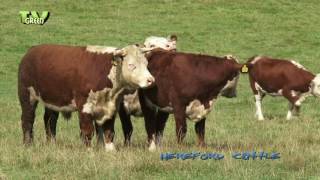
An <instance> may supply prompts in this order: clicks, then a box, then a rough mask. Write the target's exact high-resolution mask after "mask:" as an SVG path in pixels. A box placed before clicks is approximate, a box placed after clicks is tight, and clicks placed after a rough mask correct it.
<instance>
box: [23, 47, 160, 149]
mask: <svg viewBox="0 0 320 180" xmlns="http://www.w3.org/2000/svg"><path fill="white" fill-rule="evenodd" d="M147 64H148V61H147V59H146V58H145V55H144V51H143V49H141V48H138V47H137V46H135V45H130V46H127V47H125V48H123V49H114V51H113V53H103V52H101V49H99V48H97V47H95V46H87V47H74V46H62V45H39V46H35V47H32V48H31V49H30V50H29V51H28V52H27V54H26V55H25V56H24V57H23V59H22V61H21V63H20V67H19V76H18V95H19V100H20V104H21V109H22V115H21V121H22V130H23V142H24V143H25V144H29V143H31V142H32V140H33V123H34V119H35V110H36V106H37V102H39V101H40V102H42V103H44V105H45V114H44V122H45V129H46V135H47V138H48V140H51V139H54V138H55V134H56V122H57V118H58V114H59V112H62V114H63V115H65V116H66V117H70V113H71V112H73V111H77V112H78V114H79V120H80V129H81V133H80V134H81V137H82V139H83V141H84V143H85V145H87V146H90V144H91V139H92V136H93V132H94V124H93V123H96V125H97V126H98V125H99V127H101V129H102V131H103V132H104V140H105V147H106V148H107V149H110V150H112V149H114V145H113V143H112V142H113V136H114V115H115V112H116V110H117V109H116V108H117V104H118V102H119V100H120V99H121V95H122V93H123V91H124V90H126V89H137V88H146V87H148V86H150V85H152V84H153V82H154V77H153V76H152V75H151V74H150V72H149V71H148V70H147ZM98 140H99V139H98Z"/></svg>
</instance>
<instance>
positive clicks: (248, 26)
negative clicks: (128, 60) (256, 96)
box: [0, 0, 320, 180]
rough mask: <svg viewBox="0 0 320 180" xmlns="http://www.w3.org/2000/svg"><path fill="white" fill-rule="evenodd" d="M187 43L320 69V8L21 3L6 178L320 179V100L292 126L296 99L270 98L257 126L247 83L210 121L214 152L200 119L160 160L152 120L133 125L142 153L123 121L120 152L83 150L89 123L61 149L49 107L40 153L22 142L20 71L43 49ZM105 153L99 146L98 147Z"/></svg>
mask: <svg viewBox="0 0 320 180" xmlns="http://www.w3.org/2000/svg"><path fill="white" fill-rule="evenodd" d="M22 10H27V11H32V10H34V11H38V12H42V11H49V12H50V13H51V16H50V17H49V19H48V21H47V22H46V23H45V24H44V25H42V26H41V25H25V24H22V23H21V22H20V16H19V11H22ZM170 34H176V35H177V36H178V49H179V51H183V52H193V53H202V54H210V55H218V56H223V55H225V54H233V55H235V56H236V57H238V58H239V59H240V61H241V62H245V61H246V60H247V59H248V58H249V57H251V56H253V55H268V56H272V57H278V58H287V59H294V60H296V61H297V62H299V63H301V64H303V65H304V66H305V67H306V68H307V69H309V70H310V71H312V72H314V73H317V72H320V53H319V52H320V3H319V1H317V0H304V1H302V0H300V1H299V0H266V1H259V0H197V1H196V0H194V1H190V0H178V1H174V0H161V1H160V0H141V1H138V0H127V1H123V0H108V1H102V0H101V1H98V0H95V1H84V0H78V1H67V0H52V1H18V0H12V1H9V0H3V1H2V2H1V3H0V179H226V180H229V179H259V180H260V179H320V111H319V108H320V106H319V99H316V98H312V97H310V98H309V99H307V100H306V101H305V102H304V103H303V105H302V109H301V110H302V111H301V116H300V117H299V118H296V119H293V120H291V121H287V120H286V119H285V117H286V113H287V107H288V103H287V101H286V100H285V99H284V98H272V97H267V98H265V99H264V101H263V107H262V108H263V112H264V115H265V117H266V120H265V121H263V122H260V121H257V120H256V119H255V118H254V111H255V106H254V101H253V96H252V93H251V90H250V87H249V81H248V77H247V75H245V74H243V75H241V78H240V83H239V86H238V97H237V98H233V99H227V98H223V97H220V98H218V101H217V102H216V103H215V105H214V109H213V111H212V112H211V113H210V114H209V117H208V118H207V123H206V142H207V145H208V146H207V147H206V148H203V149H200V148H198V147H197V146H196V135H195V132H194V124H193V123H192V122H188V134H187V137H186V139H185V143H184V144H183V145H181V146H179V145H177V143H176V137H175V123H174V119H173V117H172V116H170V119H169V121H168V123H167V127H166V129H165V134H164V140H163V147H162V149H160V150H158V151H156V152H149V151H148V149H147V145H146V132H145V129H144V122H143V119H141V118H133V124H134V133H133V139H132V142H133V144H132V146H131V147H124V146H123V135H122V130H121V124H120V121H119V120H118V119H117V120H116V136H115V144H116V147H117V149H118V151H117V152H112V153H110V152H105V151H104V150H103V149H97V148H93V150H92V151H87V149H86V148H85V147H84V146H83V145H82V143H81V141H80V138H79V132H80V129H79V123H78V118H77V115H76V114H74V115H73V117H72V119H71V120H70V121H66V120H64V119H63V118H60V119H59V120H58V130H57V134H58V135H57V143H56V144H48V143H47V142H46V138H45V130H44V123H43V119H42V117H43V106H42V105H41V104H40V105H39V106H38V110H37V117H36V122H35V127H34V131H35V138H34V140H35V141H34V145H33V146H31V147H29V148H25V147H24V146H23V145H22V130H21V127H20V106H19V102H18V98H17V70H18V65H19V62H20V60H21V58H22V56H23V55H24V53H25V52H26V51H27V50H28V48H30V47H31V46H33V45H38V44H43V43H54V44H68V45H83V46H85V45H88V44H90V45H107V46H117V47H122V46H126V45H127V44H132V43H141V42H143V41H144V38H146V37H147V36H150V35H156V36H168V35H170ZM93 144H94V145H95V141H94V142H93ZM193 151H199V152H217V153H221V154H224V155H225V158H224V159H222V160H206V161H203V160H199V159H197V160H184V161H183V160H176V159H174V160H169V161H161V160H160V153H162V152H193ZM244 151H257V152H259V151H265V152H279V153H280V155H281V158H280V159H278V160H257V159H256V160H252V159H251V160H248V161H245V160H236V159H233V158H232V156H231V154H232V153H233V152H244Z"/></svg>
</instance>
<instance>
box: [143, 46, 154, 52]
mask: <svg viewBox="0 0 320 180" xmlns="http://www.w3.org/2000/svg"><path fill="white" fill-rule="evenodd" d="M140 49H141V51H142V52H143V53H146V52H149V51H151V50H153V49H154V48H146V47H144V48H140Z"/></svg>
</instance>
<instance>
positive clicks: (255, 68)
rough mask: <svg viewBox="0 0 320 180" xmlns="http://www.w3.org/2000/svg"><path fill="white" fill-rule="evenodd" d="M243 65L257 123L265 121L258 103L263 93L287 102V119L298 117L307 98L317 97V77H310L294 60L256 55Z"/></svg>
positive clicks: (319, 77) (319, 91) (319, 78)
mask: <svg viewBox="0 0 320 180" xmlns="http://www.w3.org/2000/svg"><path fill="white" fill-rule="evenodd" d="M246 65H247V67H248V72H249V80H250V85H251V89H252V91H253V94H254V97H255V102H256V116H257V118H258V120H264V117H263V114H262V109H261V102H262V99H263V97H264V96H265V95H266V94H268V95H271V96H283V97H285V98H286V99H287V100H288V101H289V111H288V114H287V119H288V120H289V119H291V118H292V116H293V115H299V109H300V106H301V103H302V102H303V101H304V100H305V98H306V97H308V96H311V95H313V96H318V97H319V96H320V74H317V75H314V74H312V73H311V72H309V71H308V70H306V69H305V68H304V67H303V66H302V65H301V64H299V63H297V62H295V61H288V60H282V59H274V58H270V57H262V56H257V57H252V58H250V59H249V60H248V62H247V64H246Z"/></svg>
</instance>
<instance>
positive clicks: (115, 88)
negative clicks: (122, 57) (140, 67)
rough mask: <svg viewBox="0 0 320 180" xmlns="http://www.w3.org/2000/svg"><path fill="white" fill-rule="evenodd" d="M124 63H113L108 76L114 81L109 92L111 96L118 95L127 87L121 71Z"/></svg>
mask: <svg viewBox="0 0 320 180" xmlns="http://www.w3.org/2000/svg"><path fill="white" fill-rule="evenodd" d="M121 69H122V63H119V64H117V65H112V67H111V69H110V73H109V74H108V78H109V79H110V80H111V82H112V88H111V90H110V92H109V93H107V94H108V96H109V97H114V96H118V95H119V94H120V93H121V92H122V91H123V90H124V88H125V86H124V84H123V82H124V81H123V76H122V73H121Z"/></svg>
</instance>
